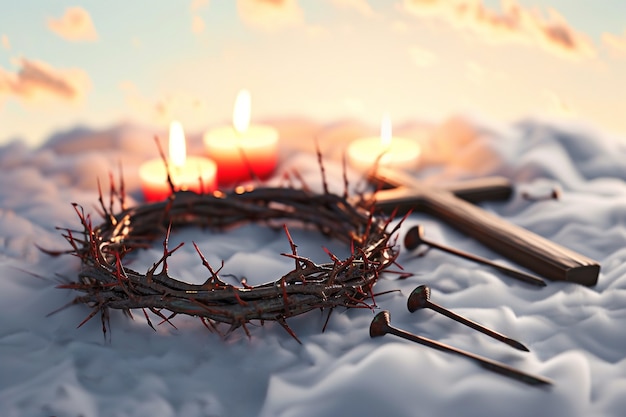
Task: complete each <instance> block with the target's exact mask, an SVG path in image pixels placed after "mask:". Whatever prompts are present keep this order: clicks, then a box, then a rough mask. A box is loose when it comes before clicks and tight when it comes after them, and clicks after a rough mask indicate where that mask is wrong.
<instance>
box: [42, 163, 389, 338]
mask: <svg viewBox="0 0 626 417" xmlns="http://www.w3.org/2000/svg"><path fill="white" fill-rule="evenodd" d="M320 164H321V161H320ZM321 168H322V169H323V166H321ZM322 173H323V171H322ZM322 175H323V177H325V175H324V174H322ZM170 186H171V187H172V189H174V188H173V185H172V184H171V181H170ZM99 188H100V185H99ZM99 191H100V198H99V203H100V208H101V213H100V214H101V215H102V217H103V219H104V221H103V222H102V223H101V224H98V225H93V224H92V219H91V216H90V215H89V214H85V212H84V210H83V209H82V207H80V206H78V205H77V204H74V208H75V210H76V213H77V214H78V217H79V219H80V223H81V225H82V230H70V229H65V233H64V234H63V236H64V237H65V239H66V240H67V241H68V242H69V244H70V245H71V247H72V249H71V250H69V251H65V252H52V251H47V252H48V253H51V254H54V255H58V254H61V253H71V254H73V255H76V256H78V257H79V258H80V261H81V270H80V272H79V273H78V280H77V281H76V282H70V283H67V284H63V285H61V286H60V287H61V288H67V289H73V290H77V291H80V292H82V293H84V294H83V295H80V296H78V297H76V298H75V299H74V300H73V301H72V302H71V303H70V304H69V305H72V304H86V305H88V306H90V307H91V308H92V311H91V313H90V314H89V315H88V316H87V317H86V318H85V320H84V321H83V322H82V323H81V324H80V325H82V324H84V323H85V322H87V321H88V320H90V319H91V318H93V317H94V316H95V315H96V314H97V313H98V312H100V313H101V318H102V323H103V331H104V332H105V335H106V327H107V321H108V309H110V308H113V309H121V310H122V311H123V312H125V313H126V314H127V315H129V316H131V317H132V315H131V309H142V310H143V313H144V315H145V317H146V319H147V321H148V323H149V324H150V326H151V327H153V328H154V326H153V325H152V323H151V321H150V319H149V317H148V311H149V312H152V313H154V314H155V315H157V316H158V317H160V318H161V319H162V320H163V322H167V323H170V324H171V319H172V318H173V317H174V316H176V315H178V314H187V315H191V316H198V317H200V319H201V320H202V323H203V324H204V325H205V326H206V327H207V328H208V329H209V330H211V331H215V332H218V333H220V334H222V335H224V336H226V335H228V334H230V333H231V332H232V331H233V330H235V329H237V328H239V327H242V328H243V329H244V330H245V332H246V334H248V335H249V332H248V329H247V328H246V324H247V323H249V322H250V321H252V320H260V321H261V322H264V321H266V320H271V321H277V322H278V323H279V324H281V325H282V327H283V328H284V329H285V330H286V331H287V332H289V334H290V335H291V336H293V337H294V338H295V339H296V340H298V338H297V336H296V335H295V333H294V332H293V331H292V330H291V329H290V328H289V326H288V325H287V322H286V319H287V318H289V317H293V316H296V315H299V314H303V313H306V312H308V311H311V310H314V309H328V316H330V313H332V311H333V309H334V308H335V307H339V306H342V307H347V308H351V307H367V308H371V305H372V304H375V303H374V300H373V286H374V284H375V283H376V281H377V280H378V277H379V274H380V273H381V272H382V271H383V270H385V269H387V268H389V267H390V266H391V265H393V264H394V263H395V260H396V258H397V256H398V251H397V249H396V247H395V246H394V245H393V244H392V243H391V242H390V237H391V236H392V234H393V233H394V232H395V231H396V230H397V227H398V226H396V228H394V229H393V230H389V228H390V227H389V223H390V220H391V219H390V218H386V219H383V218H380V217H378V216H376V215H375V213H374V204H373V202H371V201H370V202H367V201H364V200H363V199H361V200H360V201H359V202H358V203H357V204H353V203H351V202H350V200H349V198H348V195H347V192H344V193H343V195H341V196H339V195H336V194H333V193H331V192H329V191H328V187H327V185H326V179H325V178H324V192H323V193H321V194H318V193H314V192H312V191H310V190H309V189H308V188H307V187H306V186H303V187H302V188H295V187H293V186H290V187H273V188H269V187H262V188H256V189H245V190H244V189H236V190H233V191H231V192H214V193H211V194H195V193H192V192H184V191H175V192H174V193H173V194H172V195H171V197H170V198H169V199H167V200H165V201H162V202H156V203H147V204H141V205H138V206H136V207H131V208H126V203H125V191H124V187H123V182H122V183H121V185H120V187H119V189H118V188H116V187H115V185H114V182H113V180H112V178H111V188H110V192H109V194H110V198H109V201H108V204H107V202H105V198H104V197H103V192H102V190H101V189H100V190H99ZM116 204H118V205H119V206H120V210H119V212H115V210H114V206H115V205H116ZM249 222H261V223H266V224H268V225H270V226H279V225H282V227H283V228H284V230H285V233H286V235H287V239H288V240H289V244H290V246H291V253H286V254H282V255H284V256H287V257H290V258H292V259H293V260H294V263H295V267H294V269H293V270H291V271H289V272H287V273H286V274H285V275H283V276H282V277H280V278H278V279H276V280H275V281H273V282H269V283H266V284H262V285H258V286H249V285H246V284H245V282H242V283H241V286H236V285H231V284H229V283H226V282H224V281H223V280H222V279H221V278H220V276H219V273H220V270H221V267H220V268H219V269H217V270H216V269H214V268H213V267H212V266H211V265H210V264H209V263H208V262H207V260H206V258H205V256H204V255H203V254H202V252H201V251H200V249H199V248H198V246H197V245H196V244H195V243H194V247H195V249H196V251H197V253H198V255H199V257H200V259H201V262H202V263H203V265H204V266H205V267H206V269H207V271H208V278H207V279H206V281H205V282H204V283H203V284H199V285H196V284H189V283H186V282H183V281H180V280H178V279H176V278H175V277H172V276H170V275H169V273H168V267H167V260H168V258H169V257H170V256H172V254H173V253H174V252H175V251H176V250H177V249H179V248H180V247H181V246H182V244H180V245H178V246H177V247H175V248H173V249H170V248H168V239H169V235H170V231H171V230H172V228H176V227H188V226H195V227H206V228H210V229H215V230H224V229H227V228H230V227H236V226H238V225H240V224H242V223H249ZM287 222H289V224H290V225H291V224H292V223H296V224H299V225H300V224H301V225H311V226H314V227H315V228H317V229H318V230H319V231H320V232H321V233H323V234H324V235H326V236H328V237H329V238H332V239H337V240H340V241H342V242H345V243H346V244H347V245H349V247H350V256H349V257H348V258H346V259H339V258H338V257H336V256H335V255H333V254H332V253H330V252H328V251H327V253H328V255H329V259H330V262H328V263H322V264H316V263H314V262H313V261H311V260H310V259H309V258H307V257H305V256H302V255H300V254H298V252H297V246H296V244H295V243H294V241H293V240H292V238H291V236H290V234H289V230H288V228H287V225H286V224H287ZM163 236H165V238H164V240H163V255H162V256H161V258H160V259H159V260H158V261H157V262H155V263H154V264H153V266H152V267H151V268H149V269H148V271H146V272H145V273H141V272H137V271H135V270H133V269H131V268H129V267H127V266H125V264H124V261H125V259H126V258H127V256H128V255H129V254H131V253H132V252H133V251H135V250H137V249H140V248H146V247H150V246H151V245H152V244H153V242H154V241H155V240H157V239H159V238H162V237H163ZM368 300H371V301H372V304H370V303H369V302H368ZM66 307H67V306H66ZM166 314H167V315H166ZM220 323H226V324H227V325H229V327H228V329H227V330H226V331H225V332H222V331H220V330H219V329H218V326H219V324H220ZM80 325H79V327H80ZM298 341H299V340H298Z"/></svg>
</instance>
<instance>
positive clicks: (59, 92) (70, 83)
mask: <svg viewBox="0 0 626 417" xmlns="http://www.w3.org/2000/svg"><path fill="white" fill-rule="evenodd" d="M19 65H21V68H20V70H19V71H18V72H17V74H13V73H10V72H8V71H6V70H4V69H3V68H2V67H0V99H1V98H3V97H15V98H17V99H19V100H23V101H29V102H33V101H41V100H51V99H52V100H64V101H77V100H80V99H81V98H82V97H84V95H85V92H86V90H87V89H88V87H89V84H90V82H89V77H88V76H87V74H86V73H85V72H84V71H83V70H80V69H68V70H58V69H55V68H53V67H51V66H50V65H48V64H46V63H44V62H40V61H31V60H28V59H24V58H23V59H21V60H20V61H19Z"/></svg>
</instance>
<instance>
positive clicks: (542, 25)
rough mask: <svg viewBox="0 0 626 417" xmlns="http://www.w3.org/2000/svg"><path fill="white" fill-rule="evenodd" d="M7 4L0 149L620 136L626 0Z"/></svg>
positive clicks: (1, 34)
mask: <svg viewBox="0 0 626 417" xmlns="http://www.w3.org/2000/svg"><path fill="white" fill-rule="evenodd" d="M0 1H1V4H2V6H1V12H0V144H1V143H6V142H9V141H12V140H21V141H25V142H27V143H28V144H31V145H33V146H37V145H38V144H40V143H42V142H44V141H45V140H46V139H47V138H49V137H50V136H51V135H53V134H54V133H55V132H60V131H64V130H71V129H73V128H76V127H77V126H88V127H90V128H95V129H104V128H107V127H108V126H111V125H114V124H118V123H137V124H141V125H146V126H151V127H155V128H159V129H161V128H165V127H166V126H167V125H168V124H169V122H170V121H171V120H172V119H177V120H180V121H181V123H182V124H183V125H184V126H185V129H189V130H202V129H206V128H207V127H209V126H212V125H216V124H218V123H223V122H224V121H228V120H229V119H230V118H231V114H232V107H233V103H234V100H235V97H236V95H237V93H238V91H239V90H240V89H242V88H247V89H249V90H250V92H251V94H252V118H253V120H270V121H271V120H272V119H285V118H291V117H293V118H298V117H303V118H309V119H311V120H315V121H318V122H322V123H331V122H334V121H336V120H345V119H355V120H359V121H361V122H365V123H370V124H371V125H373V126H375V125H377V124H378V123H380V118H381V115H382V114H383V113H385V112H387V113H389V114H390V116H391V118H392V119H393V120H394V121H397V122H402V121H411V122H416V121H417V122H422V121H425V122H434V123H437V122H439V121H442V120H444V119H447V118H448V117H450V116H451V115H454V114H459V113H477V114H480V115H484V116H486V117H488V118H493V119H497V120H502V121H514V120H519V119H522V118H526V117H539V118H550V119H553V118H558V119H568V120H569V119H572V120H576V121H582V122H584V123H589V124H591V125H593V126H597V127H599V128H601V129H603V130H605V131H608V132H614V133H616V134H617V135H619V136H622V137H626V117H625V116H626V115H625V114H624V113H625V107H626V106H625V105H624V104H625V103H624V102H625V98H626V2H624V1H622V0H596V1H593V2H590V1H571V0H551V1H548V0H510V1H490V0H238V1H217V0H188V1H171V0H170V1H159V2H155V1H148V0H133V1H132V2H129V1H120V0H110V1H107V2H101V1H95V0H93V1H67V0H58V1H54V2H52V1H49V2H41V1H37V0H22V1H20V2H9V1H7V0H0Z"/></svg>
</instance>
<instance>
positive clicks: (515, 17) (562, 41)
mask: <svg viewBox="0 0 626 417" xmlns="http://www.w3.org/2000/svg"><path fill="white" fill-rule="evenodd" d="M404 9H405V10H406V11H408V12H409V13H411V14H413V15H416V16H419V17H437V18H441V19H445V20H447V21H449V22H450V23H451V24H452V25H454V26H455V27H457V28H459V29H465V30H469V31H472V32H474V33H477V34H479V35H481V36H483V37H484V38H485V39H487V40H490V41H495V42H518V43H525V44H531V45H538V46H540V47H541V48H543V49H544V50H546V51H549V52H552V53H556V54H558V55H560V56H564V57H569V58H586V57H593V56H594V55H595V50H594V47H593V45H592V43H591V41H590V40H589V39H588V38H587V37H586V36H585V35H584V34H582V33H580V32H577V31H576V30H574V29H573V28H572V27H571V26H570V25H569V24H568V23H567V21H566V20H565V19H564V18H563V17H562V16H561V15H559V14H558V13H557V12H556V11H555V10H552V9H549V10H548V17H547V18H546V17H544V16H543V14H542V13H540V12H539V11H538V10H536V9H532V10H530V9H526V8H524V7H522V6H520V5H519V4H517V3H516V2H515V0H508V1H503V2H502V11H501V12H497V11H494V10H491V9H489V8H487V7H486V6H485V5H484V4H483V2H482V0H404Z"/></svg>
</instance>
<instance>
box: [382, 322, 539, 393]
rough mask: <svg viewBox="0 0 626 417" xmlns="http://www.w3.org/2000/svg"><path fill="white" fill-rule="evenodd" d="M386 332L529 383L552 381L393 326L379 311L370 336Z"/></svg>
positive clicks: (536, 383) (537, 383)
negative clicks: (464, 358) (458, 356)
mask: <svg viewBox="0 0 626 417" xmlns="http://www.w3.org/2000/svg"><path fill="white" fill-rule="evenodd" d="M386 334H392V335H394V336H398V337H401V338H403V339H406V340H410V341H412V342H415V343H419V344H421V345H424V346H428V347H431V348H433V349H437V350H441V351H444V352H448V353H454V354H457V355H460V356H464V357H466V358H468V359H471V360H473V361H475V362H477V363H478V364H479V365H480V366H482V367H483V368H485V369H488V370H490V371H493V372H496V373H499V374H501V375H504V376H508V377H509V378H513V379H516V380H518V381H521V382H524V383H526V384H529V385H552V381H550V380H549V379H546V378H542V377H538V376H534V375H530V374H527V373H525V372H522V371H520V370H518V369H515V368H512V367H510V366H508V365H505V364H503V363H500V362H496V361H492V360H491V359H487V358H484V357H482V356H479V355H475V354H473V353H471V352H467V351H465V350H462V349H457V348H455V347H452V346H449V345H446V344H445V343H441V342H437V341H435V340H431V339H428V338H426V337H422V336H418V335H415V334H412V333H409V332H405V331H404V330H400V329H398V328H396V327H393V326H391V324H390V318H389V312H388V311H381V312H380V313H378V314H377V315H376V316H375V317H374V319H373V320H372V323H371V324H370V337H379V336H384V335H386Z"/></svg>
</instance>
